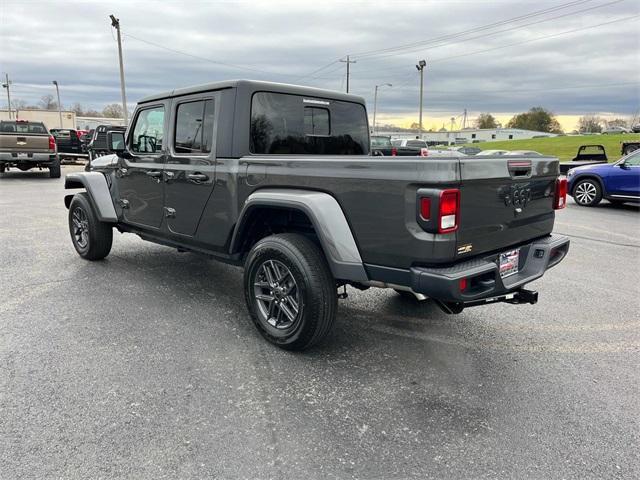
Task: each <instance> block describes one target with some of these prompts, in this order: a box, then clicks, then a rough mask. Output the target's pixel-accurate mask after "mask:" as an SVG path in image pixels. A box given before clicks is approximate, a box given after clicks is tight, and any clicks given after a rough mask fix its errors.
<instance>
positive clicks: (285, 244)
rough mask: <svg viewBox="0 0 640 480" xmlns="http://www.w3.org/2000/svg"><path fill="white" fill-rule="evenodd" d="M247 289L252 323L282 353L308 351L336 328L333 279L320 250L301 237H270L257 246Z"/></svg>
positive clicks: (249, 263) (247, 272) (246, 278)
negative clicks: (285, 350) (282, 349)
mask: <svg viewBox="0 0 640 480" xmlns="http://www.w3.org/2000/svg"><path fill="white" fill-rule="evenodd" d="M244 286H245V288H244V291H245V299H246V302H247V307H248V309H249V314H250V316H251V319H252V320H253V323H254V324H255V326H256V327H257V328H258V330H259V331H260V333H261V334H262V335H263V336H264V337H265V338H266V339H267V340H269V341H270V342H271V343H273V344H275V345H277V346H278V347H280V348H284V349H287V350H305V349H307V348H310V347H311V346H313V345H315V344H316V343H318V342H319V341H321V340H322V339H323V338H325V337H326V336H327V334H328V333H329V331H330V330H331V327H332V326H333V322H334V319H335V315H336V308H337V294H336V283H335V280H334V279H333V276H332V274H331V270H330V269H329V265H327V261H326V259H325V258H324V255H323V253H322V250H321V249H320V248H319V247H318V246H317V245H316V244H315V243H314V242H313V241H311V240H309V239H308V238H306V237H304V236H302V235H298V234H293V233H285V234H279V235H271V236H269V237H266V238H263V239H262V240H260V241H259V242H258V243H256V244H255V246H254V247H253V248H252V249H251V251H250V252H249V255H248V256H247V260H246V262H245V270H244Z"/></svg>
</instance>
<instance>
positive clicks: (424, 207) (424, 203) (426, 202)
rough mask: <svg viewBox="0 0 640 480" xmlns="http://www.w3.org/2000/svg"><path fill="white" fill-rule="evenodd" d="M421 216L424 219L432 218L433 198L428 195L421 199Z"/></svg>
mask: <svg viewBox="0 0 640 480" xmlns="http://www.w3.org/2000/svg"><path fill="white" fill-rule="evenodd" d="M420 216H421V217H422V219H423V220H426V221H429V220H431V199H430V198H428V197H422V198H421V199H420Z"/></svg>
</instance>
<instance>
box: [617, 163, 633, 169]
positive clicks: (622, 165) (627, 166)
mask: <svg viewBox="0 0 640 480" xmlns="http://www.w3.org/2000/svg"><path fill="white" fill-rule="evenodd" d="M619 167H620V168H621V169H623V170H629V169H631V167H630V166H629V165H627V164H626V163H624V162H622V163H621V164H620V165H619Z"/></svg>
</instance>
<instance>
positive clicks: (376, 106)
mask: <svg viewBox="0 0 640 480" xmlns="http://www.w3.org/2000/svg"><path fill="white" fill-rule="evenodd" d="M380 87H393V85H391V84H390V83H383V84H382V85H376V89H375V92H374V94H373V134H374V135H375V133H376V110H377V109H378V88H380Z"/></svg>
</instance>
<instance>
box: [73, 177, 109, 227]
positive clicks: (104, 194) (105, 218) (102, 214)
mask: <svg viewBox="0 0 640 480" xmlns="http://www.w3.org/2000/svg"><path fill="white" fill-rule="evenodd" d="M64 188H65V189H66V190H70V189H75V188H84V189H85V190H86V191H87V193H88V194H89V201H90V202H91V206H92V207H93V209H94V211H95V212H96V215H97V216H98V219H99V220H100V221H101V222H108V223H116V222H117V221H118V215H117V214H116V209H115V207H114V206H113V199H112V198H111V192H110V191H109V185H108V184H107V179H106V178H105V176H104V175H103V174H102V173H99V172H78V173H70V174H69V175H67V176H65V179H64ZM72 199H73V195H65V197H64V204H65V206H66V207H67V208H69V205H70V204H71V200H72Z"/></svg>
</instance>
